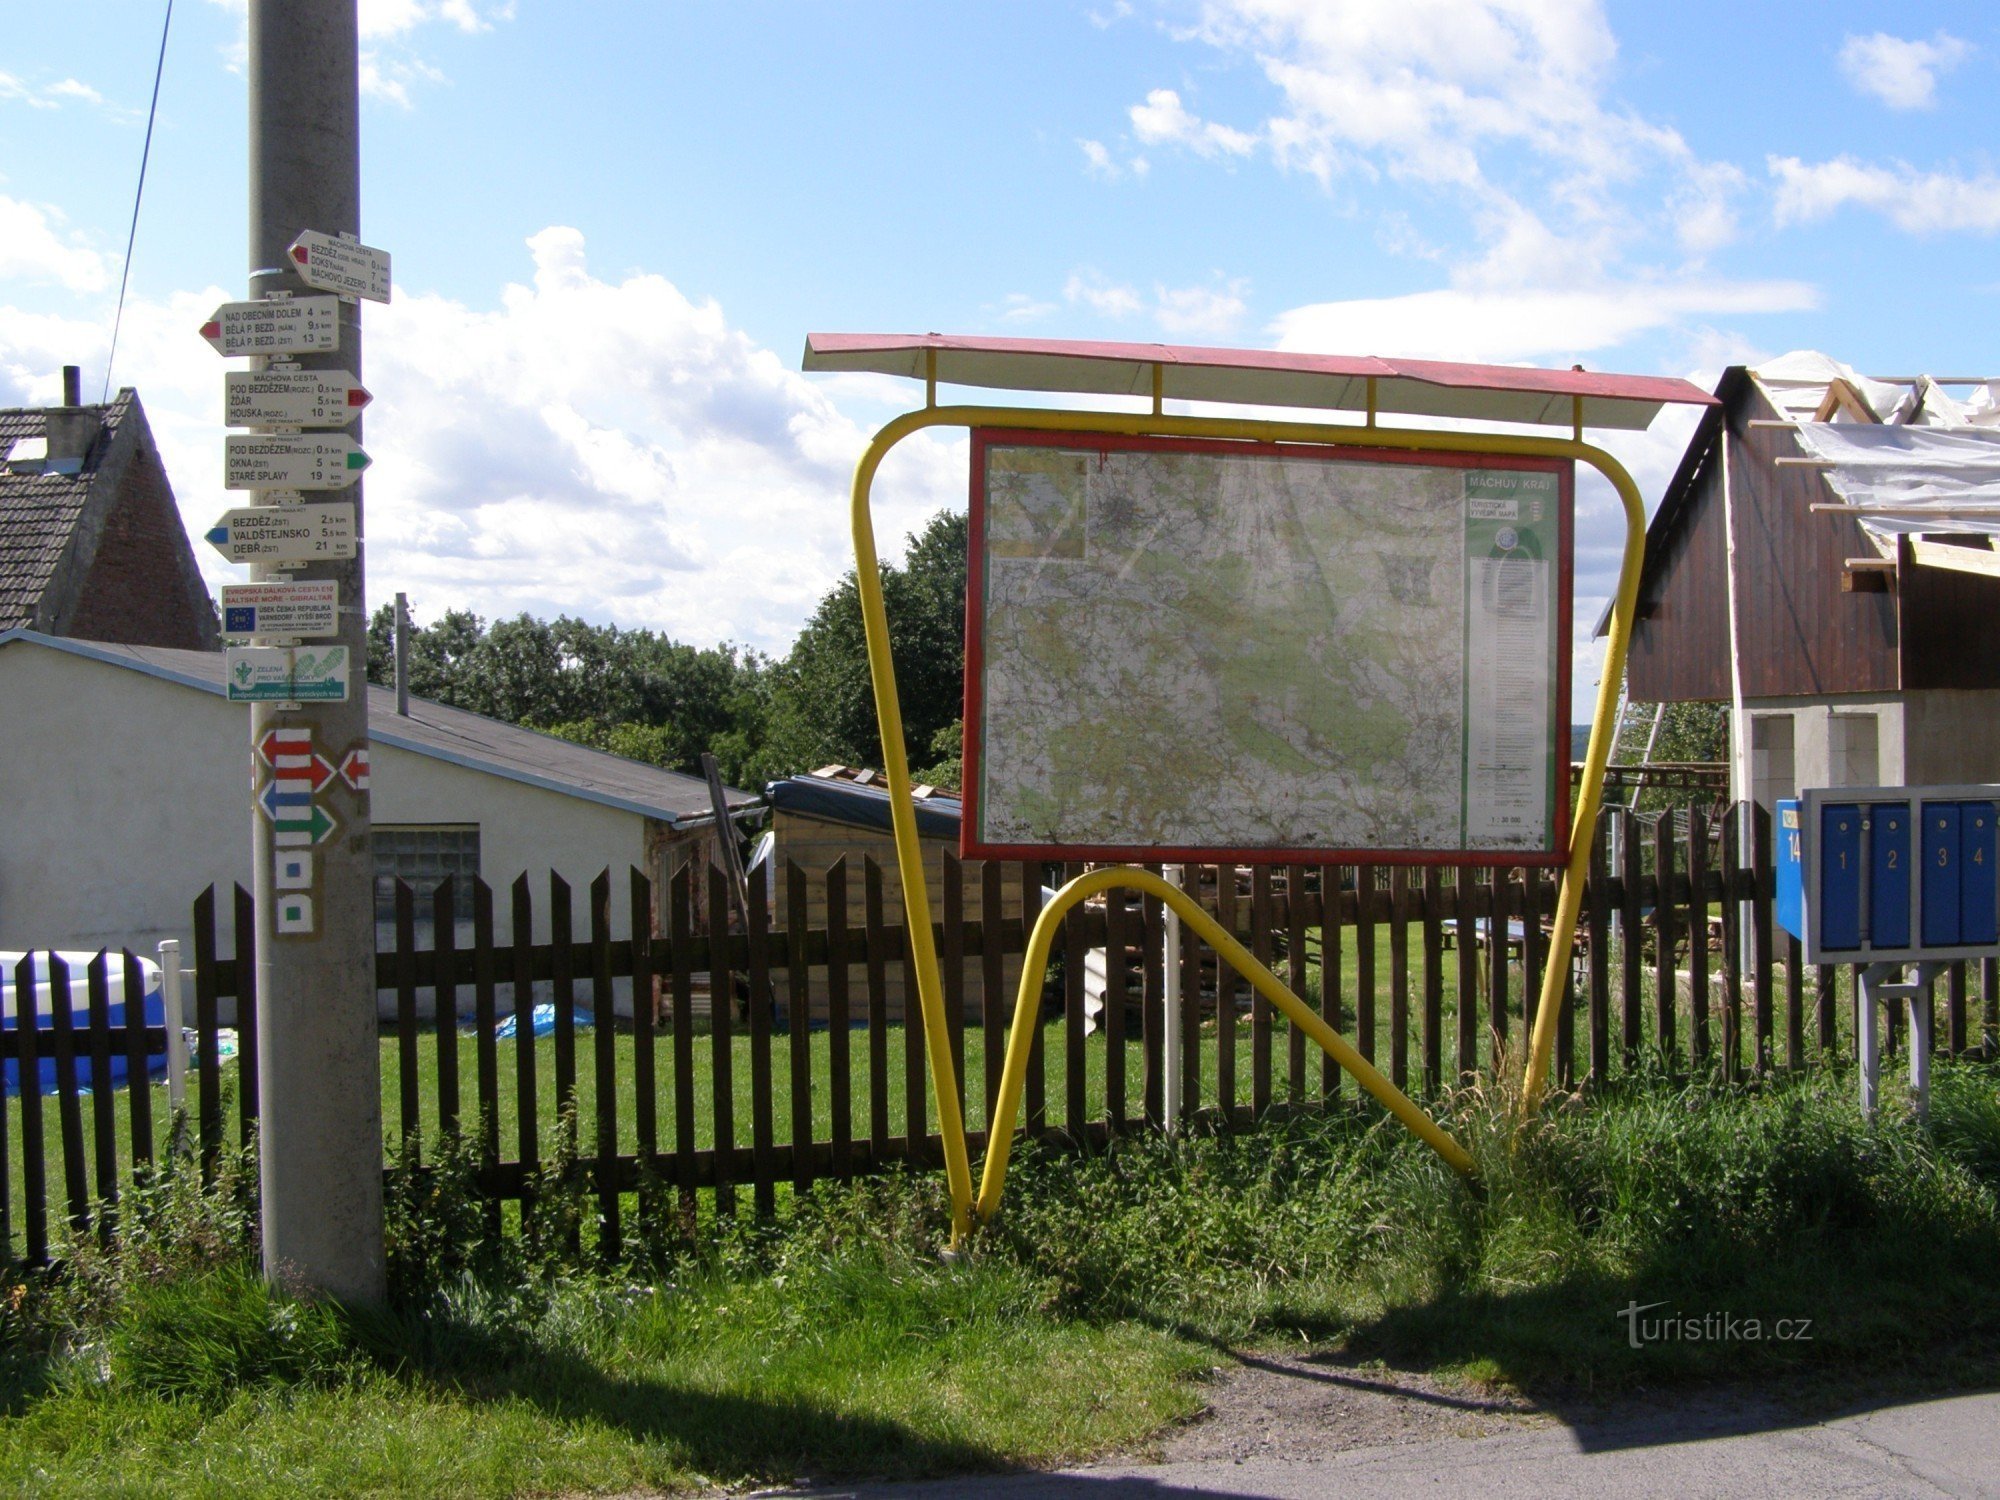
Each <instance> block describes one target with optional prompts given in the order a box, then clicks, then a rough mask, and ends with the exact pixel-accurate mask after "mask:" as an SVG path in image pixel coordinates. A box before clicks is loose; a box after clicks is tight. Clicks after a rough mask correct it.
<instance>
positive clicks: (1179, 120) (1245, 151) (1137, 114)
mask: <svg viewBox="0 0 2000 1500" xmlns="http://www.w3.org/2000/svg"><path fill="white" fill-rule="evenodd" d="M1129 113H1130V115H1131V117H1132V133H1133V134H1134V135H1136V136H1137V137H1138V138H1139V139H1140V140H1141V141H1142V142H1144V143H1145V144H1146V145H1148V146H1160V145H1173V146H1185V147H1187V149H1188V150H1190V151H1192V152H1194V153H1195V155H1197V156H1206V157H1216V156H1248V155H1249V154H1250V152H1251V151H1252V150H1254V149H1255V148H1256V145H1257V137H1256V136H1254V135H1251V134H1249V133H1247V132H1245V131H1241V130H1235V129H1232V128H1230V127H1229V126H1227V125H1218V124H1216V123H1215V122H1214V121H1212V120H1203V119H1200V118H1198V117H1197V116H1195V115H1192V114H1190V113H1189V112H1188V109H1187V106H1186V105H1184V104H1182V103H1181V96H1180V95H1179V94H1177V93H1176V92H1174V90H1172V89H1154V90H1153V91H1152V92H1151V93H1149V94H1147V95H1146V102H1145V103H1144V104H1135V105H1133V106H1132V108H1131V110H1130V111H1129Z"/></svg>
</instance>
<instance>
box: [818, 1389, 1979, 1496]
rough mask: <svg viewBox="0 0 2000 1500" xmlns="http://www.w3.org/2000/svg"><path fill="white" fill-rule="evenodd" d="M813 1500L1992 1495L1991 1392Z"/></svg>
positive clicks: (1553, 1428)
mask: <svg viewBox="0 0 2000 1500" xmlns="http://www.w3.org/2000/svg"><path fill="white" fill-rule="evenodd" d="M794 1493H803V1494H811V1495H813V1496H815V1497H817V1500H835V1497H854V1500H944V1497H946V1496H950V1497H952V1500H960V1497H964V1500H1179V1497H1183V1496H1195V1495H1238V1496H1256V1497H1265V1500H1304V1497H1308V1496H1310V1497H1314V1500H1318V1497H1321V1496H1338V1497H1347V1496H1353V1497H1357V1500H1365V1497H1376V1496H1380V1497H1385V1500H1387V1497H1394V1500H1408V1497H1410V1496H1412V1495H1415V1494H1422V1495H1426V1496H1439V1497H1450V1496H1459V1495H1465V1496H1479V1497H1481V1500H1513V1497H1516V1496H1518V1497H1521V1500H1549V1497H1551V1496H1561V1495H1579V1496H1587V1497H1589V1500H1626V1497H1632V1496H1656V1495H1657V1496H1671V1497H1673V1500H1696V1497H1701V1496H1710V1495H1728V1496H1737V1495H1757V1496H1774V1497H1775V1496H1840V1495H1871V1496H1873V1495H1888V1496H1905V1495H1909V1496H1994V1497H2000V1393H1988V1394H1984V1395H1974V1396H1956V1397H1950V1398H1947V1399H1943V1400H1936V1401H1919V1402H1911V1403H1908V1404H1906V1405H1896V1406H1881V1407H1876V1408H1873V1409H1870V1410H1866V1411H1858V1412H1854V1413H1852V1414H1848V1415H1843V1416H1835V1417H1830V1418H1828V1419H1826V1420H1823V1421H1805V1422H1788V1421H1786V1420H1783V1419H1781V1418H1777V1417H1776V1416H1775V1415H1774V1414H1773V1413H1772V1412H1771V1411H1769V1410H1760V1409H1758V1408H1757V1407H1756V1406H1755V1405H1749V1406H1746V1407H1744V1408H1741V1409H1737V1410H1728V1409H1722V1410H1718V1409H1716V1408H1714V1407H1697V1408H1695V1409H1693V1410H1681V1411H1668V1412H1652V1413H1644V1414H1638V1415H1626V1416H1617V1417H1608V1418H1605V1419H1603V1420H1601V1421H1590V1420H1579V1421H1574V1422H1567V1423H1557V1422H1551V1423H1548V1424H1546V1425H1540V1426H1523V1427H1520V1428H1517V1429H1515V1430H1510V1431H1506V1432H1502V1433H1499V1434H1496V1435H1493V1436H1486V1437H1442V1438H1439V1437H1431V1438H1426V1439H1424V1440H1422V1441H1418V1442H1404V1443H1392V1444H1388V1445H1383V1446H1375V1447H1362V1448H1349V1449H1346V1450H1344V1451H1338V1452H1329V1453H1324V1454H1315V1453H1313V1452H1310V1451H1301V1450H1300V1449H1299V1447H1298V1446H1297V1445H1295V1444H1294V1445H1290V1446H1288V1447H1286V1448H1285V1449H1283V1450H1279V1451H1273V1452H1269V1453H1250V1454H1246V1455H1243V1456H1240V1457H1237V1458H1233V1459H1232V1458H1204V1459H1195V1460H1184V1461H1180V1462H1167V1463H1159V1464H1139V1463H1112V1464H1106V1465H1102V1466H1096V1467H1091V1468H1081V1469H1070V1470H1063V1471H1060V1472H1056V1473H1047V1474H1009V1475H997V1476H984V1477H969V1478H964V1479H951V1480H935V1481H930V1482H927V1483H923V1484H885V1485H862V1486H831V1487H827V1488H822V1489H815V1490H810V1491H800V1492H794Z"/></svg>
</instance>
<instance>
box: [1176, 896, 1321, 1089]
mask: <svg viewBox="0 0 2000 1500" xmlns="http://www.w3.org/2000/svg"><path fill="white" fill-rule="evenodd" d="M1306 869H1307V867H1306V866H1305V865H1293V866H1292V867H1291V868H1290V869H1289V870H1288V871H1286V873H1285V983H1286V985H1287V986H1289V987H1290V989H1291V992H1292V993H1293V994H1294V995H1297V996H1298V997H1299V999H1300V1000H1302V1001H1303V1000H1304V999H1305V998H1306V989H1307V980H1306V891H1305V882H1306ZM1148 951H1150V950H1148ZM1285 1102H1286V1103H1288V1104H1289V1105H1291V1107H1292V1108H1293V1109H1298V1108H1300V1107H1301V1106H1303V1105H1304V1104H1305V1102H1306V1033H1305V1028H1304V1027H1302V1026H1294V1025H1291V1024H1290V1023H1289V1022H1287V1023H1286V1026H1285Z"/></svg>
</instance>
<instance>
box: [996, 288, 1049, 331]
mask: <svg viewBox="0 0 2000 1500" xmlns="http://www.w3.org/2000/svg"><path fill="white" fill-rule="evenodd" d="M1054 311H1056V304H1055V303H1053V302H1046V301H1043V300H1042V299H1041V298H1039V297H1030V296H1029V295H1028V294H1027V293H1026V292H1009V293H1008V294H1007V295H1006V296H1005V297H1003V298H1001V299H1000V308H999V312H1000V316H1001V317H1002V318H1003V319H1005V320H1006V321H1007V322H1009V323H1036V322H1040V321H1041V320H1042V319H1043V318H1046V317H1047V316H1048V315H1049V314H1050V313H1052V312H1054Z"/></svg>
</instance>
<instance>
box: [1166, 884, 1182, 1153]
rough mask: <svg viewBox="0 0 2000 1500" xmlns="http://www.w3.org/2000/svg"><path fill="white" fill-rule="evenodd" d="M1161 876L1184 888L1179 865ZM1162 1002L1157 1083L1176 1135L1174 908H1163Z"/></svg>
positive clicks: (1177, 940)
mask: <svg viewBox="0 0 2000 1500" xmlns="http://www.w3.org/2000/svg"><path fill="white" fill-rule="evenodd" d="M1164 873H1165V876H1166V880H1167V883H1168V884H1169V885H1172V886H1175V887H1177V888H1180V889H1185V888H1186V879H1187V872H1186V868H1185V867H1184V866H1182V865H1168V866H1167V867H1166V870H1165V872H1164ZM1163 999H1164V1000H1165V1003H1166V1027H1165V1030H1163V1031H1162V1032H1161V1033H1160V1037H1161V1043H1162V1045H1161V1047H1160V1063H1161V1067H1160V1082H1161V1085H1162V1089H1161V1092H1162V1094H1163V1095H1164V1108H1163V1112H1164V1113H1165V1115H1166V1126H1167V1134H1168V1135H1178V1134H1179V1133H1180V1128H1181V1102H1182V1094H1183V1092H1184V1090H1185V1087H1186V1086H1185V1084H1184V1083H1183V1082H1182V1080H1181V919H1180V917H1179V916H1178V915H1177V914H1176V913H1175V911H1174V909H1173V908H1172V907H1171V906H1169V907H1168V908H1167V931H1166V984H1165V985H1164V986H1163Z"/></svg>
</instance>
